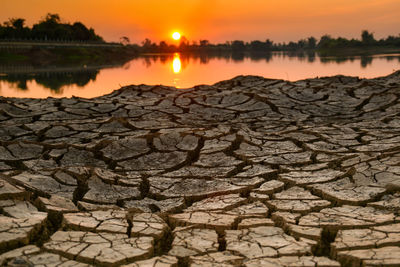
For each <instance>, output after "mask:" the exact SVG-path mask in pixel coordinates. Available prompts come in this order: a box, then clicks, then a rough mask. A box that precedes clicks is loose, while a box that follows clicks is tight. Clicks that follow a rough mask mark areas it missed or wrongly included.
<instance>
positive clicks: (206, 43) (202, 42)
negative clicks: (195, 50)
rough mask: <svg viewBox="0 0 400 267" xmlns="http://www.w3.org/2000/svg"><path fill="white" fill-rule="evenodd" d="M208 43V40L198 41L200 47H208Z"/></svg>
mask: <svg viewBox="0 0 400 267" xmlns="http://www.w3.org/2000/svg"><path fill="white" fill-rule="evenodd" d="M209 44H210V42H209V41H208V40H200V46H208V45H209Z"/></svg>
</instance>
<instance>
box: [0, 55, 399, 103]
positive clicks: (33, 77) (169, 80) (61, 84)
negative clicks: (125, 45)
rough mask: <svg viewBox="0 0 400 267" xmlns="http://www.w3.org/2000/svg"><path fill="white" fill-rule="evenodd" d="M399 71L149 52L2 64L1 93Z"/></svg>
mask: <svg viewBox="0 0 400 267" xmlns="http://www.w3.org/2000/svg"><path fill="white" fill-rule="evenodd" d="M399 69H400V54H377V55H369V56H343V57H325V56H320V55H318V54H316V53H310V54H305V53H302V54H289V53H280V52H276V53H271V54H263V55H260V54H258V55H248V54H224V55H205V54H196V55H185V54H179V53H175V54H151V55H150V54H149V55H143V56H139V57H137V58H134V59H131V60H129V61H128V62H121V63H120V64H116V65H89V64H88V65H86V64H70V65H62V66H32V65H23V64H11V65H10V64H2V63H1V62H0V95H1V96H6V97H30V98H46V97H71V96H79V97H85V98H89V97H96V96H100V95H104V94H107V93H110V92H112V91H113V90H115V89H119V88H120V87H121V86H125V85H130V84H149V85H158V84H163V85H168V86H174V87H176V88H178V89H184V88H189V87H192V86H194V85H199V84H213V83H216V82H218V81H221V80H227V79H231V78H233V77H235V76H238V75H258V76H263V77H266V78H273V79H285V80H290V81H296V80H301V79H306V78H315V77H321V76H332V75H337V74H342V75H350V76H359V77H361V78H374V77H378V76H385V75H388V74H390V73H392V72H393V71H395V70H399Z"/></svg>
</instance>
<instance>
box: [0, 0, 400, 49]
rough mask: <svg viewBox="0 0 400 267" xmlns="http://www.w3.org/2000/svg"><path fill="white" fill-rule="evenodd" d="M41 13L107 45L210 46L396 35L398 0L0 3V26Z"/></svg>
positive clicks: (32, 19) (56, 0)
mask: <svg viewBox="0 0 400 267" xmlns="http://www.w3.org/2000/svg"><path fill="white" fill-rule="evenodd" d="M47 12H51V13H58V14H60V16H61V18H62V19H63V20H64V21H67V22H74V21H81V22H83V23H84V24H86V25H87V26H90V27H93V28H94V29H95V30H96V32H97V33H98V34H99V35H101V36H103V37H104V38H105V39H106V40H107V41H118V40H119V37H121V36H128V37H129V38H130V39H131V41H132V42H136V43H139V42H141V41H142V40H144V38H146V37H147V38H149V39H151V40H153V41H157V42H158V41H160V40H168V41H171V37H170V35H171V33H172V32H173V31H174V30H178V31H180V32H181V33H182V34H183V35H185V36H186V37H187V38H188V39H189V40H199V39H208V40H210V41H211V42H225V41H226V40H235V39H241V40H245V41H251V40H265V39H266V38H269V39H272V40H273V41H275V42H283V41H285V42H287V41H291V40H293V41H297V40H298V39H301V38H306V37H308V36H311V35H312V36H315V37H317V38H318V37H320V36H321V35H323V34H326V33H329V34H331V35H332V36H335V37H336V36H343V37H347V38H353V37H357V38H359V36H360V33H361V30H363V29H368V30H370V31H372V32H374V33H375V36H376V37H378V38H380V37H386V36H387V35H398V34H400V0H185V1H183V0H181V1H179V0H157V1H156V0H114V1H111V0H0V22H3V21H5V20H7V19H8V18H12V17H22V18H26V20H27V24H28V25H32V24H33V23H34V22H37V21H38V20H39V19H40V18H42V17H43V16H44V15H45V14H46V13H47Z"/></svg>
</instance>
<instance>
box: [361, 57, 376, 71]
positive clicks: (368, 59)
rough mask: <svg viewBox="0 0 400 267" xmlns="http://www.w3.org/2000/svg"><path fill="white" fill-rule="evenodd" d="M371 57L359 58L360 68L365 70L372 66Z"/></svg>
mask: <svg viewBox="0 0 400 267" xmlns="http://www.w3.org/2000/svg"><path fill="white" fill-rule="evenodd" d="M372 60H373V57H371V56H361V67H362V68H366V67H367V66H368V65H371V64H372Z"/></svg>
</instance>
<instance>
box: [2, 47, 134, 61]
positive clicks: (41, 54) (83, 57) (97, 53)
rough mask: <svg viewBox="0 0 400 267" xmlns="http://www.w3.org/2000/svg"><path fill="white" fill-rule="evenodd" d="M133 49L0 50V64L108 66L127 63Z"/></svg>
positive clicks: (54, 48)
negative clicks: (122, 62)
mask: <svg viewBox="0 0 400 267" xmlns="http://www.w3.org/2000/svg"><path fill="white" fill-rule="evenodd" d="M137 55H138V52H137V50H136V49H135V48H131V47H127V46H119V47H53V48H41V47H33V48H20V49H0V62H2V63H30V64H33V65H48V64H72V63H79V64H85V63H86V64H110V63H117V62H121V61H128V60H129V59H132V58H133V57H135V56H137Z"/></svg>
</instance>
